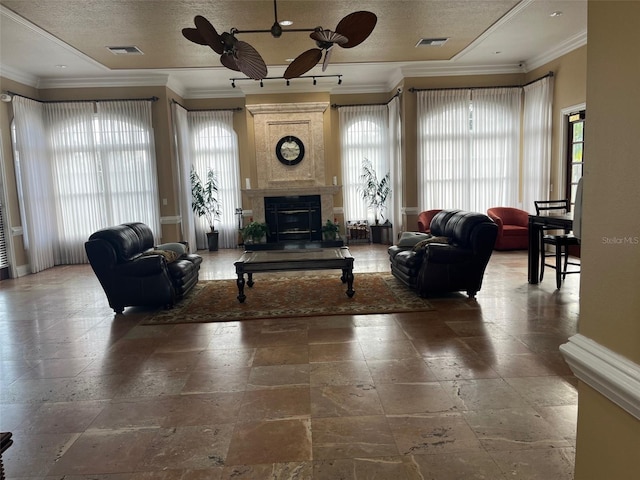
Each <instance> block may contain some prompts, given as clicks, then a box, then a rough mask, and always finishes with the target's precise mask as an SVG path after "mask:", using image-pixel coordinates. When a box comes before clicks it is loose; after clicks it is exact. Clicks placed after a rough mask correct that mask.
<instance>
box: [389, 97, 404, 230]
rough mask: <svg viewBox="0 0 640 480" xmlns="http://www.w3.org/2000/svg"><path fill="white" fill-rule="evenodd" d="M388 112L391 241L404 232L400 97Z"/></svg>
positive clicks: (392, 101)
mask: <svg viewBox="0 0 640 480" xmlns="http://www.w3.org/2000/svg"><path fill="white" fill-rule="evenodd" d="M387 108H388V110H389V161H390V164H391V169H390V171H391V188H392V192H391V194H392V196H391V202H390V204H389V205H390V208H389V221H391V223H392V225H393V229H392V231H393V241H394V242H395V241H396V240H397V239H398V238H399V237H400V233H402V232H403V231H404V224H403V217H402V199H403V197H404V193H403V189H402V179H403V178H404V176H403V174H402V124H401V116H400V97H398V96H396V97H394V98H392V99H391V101H390V102H389V104H388V106H387Z"/></svg>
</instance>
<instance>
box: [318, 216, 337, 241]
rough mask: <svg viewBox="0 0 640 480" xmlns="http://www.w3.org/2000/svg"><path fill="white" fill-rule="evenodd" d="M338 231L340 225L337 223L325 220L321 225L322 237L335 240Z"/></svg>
mask: <svg viewBox="0 0 640 480" xmlns="http://www.w3.org/2000/svg"><path fill="white" fill-rule="evenodd" d="M339 231H340V226H339V225H338V224H337V223H335V222H332V221H331V220H327V223H325V224H324V225H323V226H322V239H323V240H336V239H337V238H338V232H339Z"/></svg>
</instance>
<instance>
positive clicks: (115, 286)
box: [85, 222, 202, 313]
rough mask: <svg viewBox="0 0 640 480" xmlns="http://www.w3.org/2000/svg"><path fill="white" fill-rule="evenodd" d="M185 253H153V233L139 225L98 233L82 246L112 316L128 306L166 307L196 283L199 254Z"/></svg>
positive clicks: (144, 226) (154, 251)
mask: <svg viewBox="0 0 640 480" xmlns="http://www.w3.org/2000/svg"><path fill="white" fill-rule="evenodd" d="M186 250H187V248H186V247H185V251H184V253H180V252H176V253H173V254H171V255H169V254H167V252H166V251H165V250H162V251H159V250H154V248H153V233H152V232H151V229H150V228H149V227H148V226H147V225H145V224H144V223H140V222H136V223H127V224H122V225H117V226H114V227H109V228H104V229H102V230H98V231H97V232H95V233H93V234H92V235H91V236H90V237H89V240H88V241H87V242H86V243H85V251H86V252H87V257H88V259H89V263H90V264H91V268H93V271H94V272H95V274H96V276H97V277H98V280H99V281H100V284H101V285H102V288H103V290H104V293H105V294H106V295H107V299H108V300H109V306H110V307H111V308H113V310H114V311H115V312H116V313H122V312H123V311H124V308H125V307H128V306H158V305H161V306H164V307H166V308H170V307H172V306H173V305H174V303H175V302H176V300H177V299H179V298H181V297H183V296H184V295H186V294H187V293H188V292H189V291H190V290H191V289H192V288H193V287H194V286H195V284H196V283H198V273H199V271H200V264H201V263H202V257H201V256H200V255H196V254H190V253H188V251H186ZM162 253H165V254H164V255H163V254H162ZM169 253H171V252H169ZM174 258H175V259H174Z"/></svg>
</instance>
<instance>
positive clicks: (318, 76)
mask: <svg viewBox="0 0 640 480" xmlns="http://www.w3.org/2000/svg"><path fill="white" fill-rule="evenodd" d="M332 77H333V78H337V79H338V85H342V74H337V75H301V76H300V77H296V78H292V79H288V78H285V77H265V78H263V79H260V88H263V87H264V82H263V80H286V82H287V87H288V86H290V85H291V80H297V79H298V78H311V79H313V84H314V85H318V78H332ZM229 80H231V87H233V88H236V82H239V81H242V80H254V79H252V78H249V77H234V78H230V79H229ZM254 81H256V80H254Z"/></svg>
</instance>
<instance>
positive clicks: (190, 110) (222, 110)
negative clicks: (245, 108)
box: [171, 98, 242, 112]
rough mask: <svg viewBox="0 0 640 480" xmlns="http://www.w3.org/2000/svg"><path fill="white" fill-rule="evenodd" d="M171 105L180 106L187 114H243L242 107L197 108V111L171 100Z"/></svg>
mask: <svg viewBox="0 0 640 480" xmlns="http://www.w3.org/2000/svg"><path fill="white" fill-rule="evenodd" d="M171 103H175V104H177V105H180V106H181V107H182V108H184V109H185V110H186V111H187V112H241V111H242V107H233V108H197V109H191V108H187V107H185V106H184V105H182V104H181V103H180V102H179V101H177V100H175V99H173V98H172V99H171Z"/></svg>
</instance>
